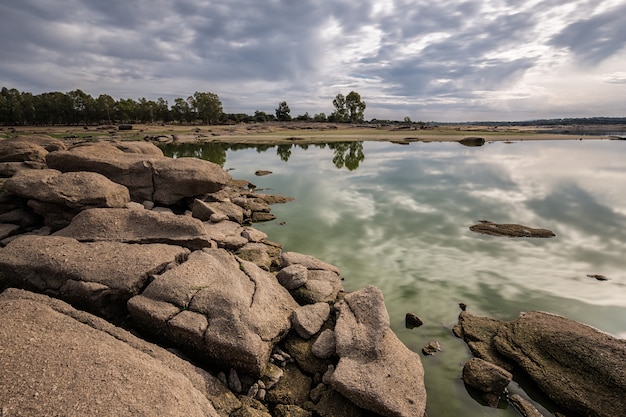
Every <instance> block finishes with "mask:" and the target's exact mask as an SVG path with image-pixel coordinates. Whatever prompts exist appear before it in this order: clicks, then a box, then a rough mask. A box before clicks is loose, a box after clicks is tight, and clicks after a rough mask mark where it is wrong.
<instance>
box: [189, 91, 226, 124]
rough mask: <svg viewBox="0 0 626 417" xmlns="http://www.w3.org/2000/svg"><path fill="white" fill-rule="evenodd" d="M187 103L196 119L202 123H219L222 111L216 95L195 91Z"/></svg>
mask: <svg viewBox="0 0 626 417" xmlns="http://www.w3.org/2000/svg"><path fill="white" fill-rule="evenodd" d="M187 102H188V103H189V105H190V107H191V110H192V112H193V113H194V114H195V116H196V118H198V119H200V120H202V123H204V124H207V125H210V124H215V123H218V122H219V121H220V118H221V117H222V113H223V109H222V102H221V100H220V98H219V97H218V95H217V94H215V93H201V92H199V91H196V92H195V93H194V94H193V96H190V97H189V98H188V99H187Z"/></svg>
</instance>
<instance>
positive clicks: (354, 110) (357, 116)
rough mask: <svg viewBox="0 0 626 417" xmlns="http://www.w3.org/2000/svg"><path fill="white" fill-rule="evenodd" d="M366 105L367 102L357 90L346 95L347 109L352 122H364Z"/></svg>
mask: <svg viewBox="0 0 626 417" xmlns="http://www.w3.org/2000/svg"><path fill="white" fill-rule="evenodd" d="M365 107H366V105H365V102H363V101H361V95H360V94H359V93H357V92H356V91H350V94H348V95H347V96H346V110H347V111H348V118H349V119H350V122H352V123H356V122H362V121H363V113H364V112H365Z"/></svg>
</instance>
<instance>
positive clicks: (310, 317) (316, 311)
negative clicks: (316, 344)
mask: <svg viewBox="0 0 626 417" xmlns="http://www.w3.org/2000/svg"><path fill="white" fill-rule="evenodd" d="M329 316H330V306H329V305H328V304H327V303H316V304H309V305H306V306H302V307H299V308H297V309H296V310H294V312H293V313H292V314H291V323H292V324H293V327H294V329H295V330H296V332H298V335H300V337H301V338H303V339H310V338H311V336H313V335H314V334H315V333H317V332H319V331H320V329H321V328H322V326H323V325H324V323H325V322H326V320H328V317H329Z"/></svg>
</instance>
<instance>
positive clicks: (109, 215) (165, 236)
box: [54, 209, 211, 250]
mask: <svg viewBox="0 0 626 417" xmlns="http://www.w3.org/2000/svg"><path fill="white" fill-rule="evenodd" d="M54 235H55V236H65V237H71V238H73V239H76V240H78V241H81V242H101V241H109V242H125V243H166V244H169V245H178V246H184V247H186V248H189V249H191V250H196V249H202V248H206V247H210V246H211V239H210V237H209V236H208V235H207V233H206V231H205V229H204V225H203V224H202V222H201V221H200V220H197V219H194V218H192V217H190V216H177V215H175V214H171V213H159V212H155V211H149V210H144V209H140V210H129V209H90V210H85V211H83V212H81V213H79V214H78V215H76V217H74V218H73V219H72V222H71V223H70V224H69V226H67V227H66V228H64V229H61V230H59V231H58V232H56V233H55V234H54Z"/></svg>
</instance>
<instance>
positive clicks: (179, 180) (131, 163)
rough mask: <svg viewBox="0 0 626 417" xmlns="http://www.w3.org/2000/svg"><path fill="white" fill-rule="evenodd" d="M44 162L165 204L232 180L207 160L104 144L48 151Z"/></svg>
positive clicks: (195, 194) (218, 188)
mask: <svg viewBox="0 0 626 417" xmlns="http://www.w3.org/2000/svg"><path fill="white" fill-rule="evenodd" d="M151 146H152V145H151ZM46 162H47V164H48V166H49V167H50V168H55V169H58V170H61V171H64V172H69V171H92V172H98V173H100V174H102V175H104V176H106V177H107V178H109V179H110V180H111V181H114V182H116V183H118V184H122V185H124V186H126V187H127V188H128V189H129V191H130V195H131V197H132V199H133V201H137V202H143V201H146V200H149V201H154V202H155V203H158V204H164V205H172V204H174V203H176V202H178V201H179V200H181V199H183V198H186V197H196V196H199V195H203V194H206V193H212V192H215V191H218V190H220V189H222V188H223V187H224V186H225V185H226V184H227V183H228V182H229V181H230V180H231V176H230V175H229V174H228V173H227V172H226V171H224V170H223V169H222V168H221V167H220V166H219V165H217V164H214V163H212V162H209V161H204V160H201V159H197V158H177V159H172V158H166V157H162V156H160V155H158V154H157V153H154V154H153V153H149V151H147V150H145V149H142V153H138V152H134V151H133V152H124V150H122V149H120V147H117V146H115V145H113V144H109V143H105V142H97V143H94V144H89V145H84V146H78V147H74V148H71V149H69V150H67V151H59V152H51V153H49V154H48V155H47V156H46Z"/></svg>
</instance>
